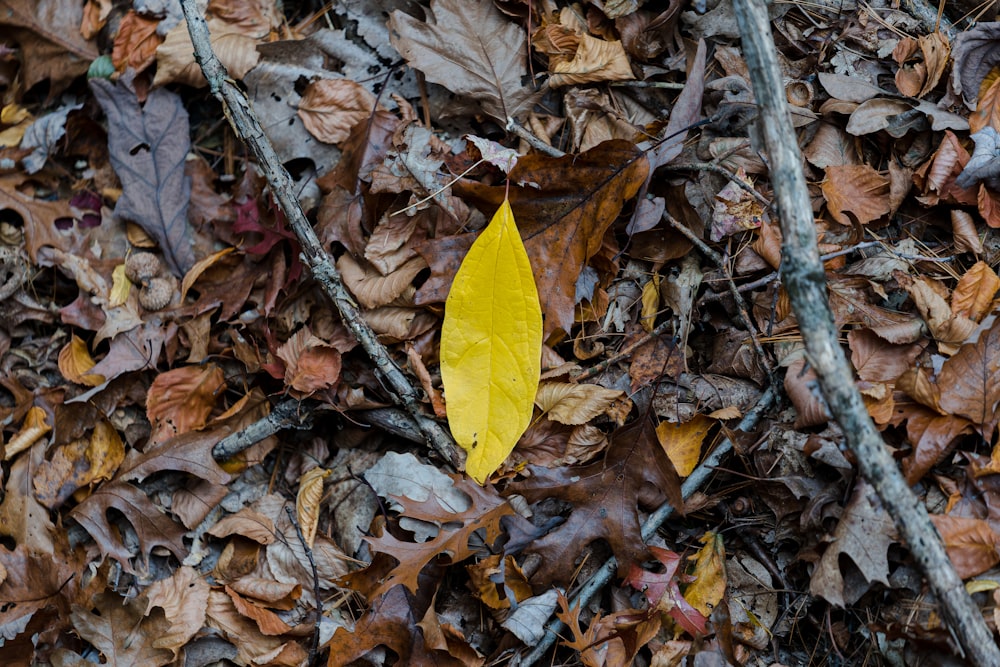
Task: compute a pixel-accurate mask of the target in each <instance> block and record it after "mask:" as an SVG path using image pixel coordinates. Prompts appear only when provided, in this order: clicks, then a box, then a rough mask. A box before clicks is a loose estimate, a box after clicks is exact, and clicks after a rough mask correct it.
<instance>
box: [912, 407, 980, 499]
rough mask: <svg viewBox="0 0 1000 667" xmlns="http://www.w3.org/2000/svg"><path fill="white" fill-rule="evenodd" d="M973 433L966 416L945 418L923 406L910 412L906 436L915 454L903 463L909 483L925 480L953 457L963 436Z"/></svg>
mask: <svg viewBox="0 0 1000 667" xmlns="http://www.w3.org/2000/svg"><path fill="white" fill-rule="evenodd" d="M971 432H972V424H971V423H970V422H969V421H968V420H967V419H964V418H962V417H955V416H952V415H941V414H938V413H937V412H934V411H933V410H930V409H927V408H923V407H918V408H915V409H912V410H910V411H908V413H907V419H906V436H907V439H908V440H909V441H910V445H911V446H912V447H913V451H912V452H911V453H910V454H909V455H908V456H907V457H906V458H904V459H903V464H902V465H903V474H904V475H906V482H907V484H911V485H912V484H916V483H917V482H919V481H920V480H921V479H923V477H924V475H926V474H927V473H928V472H930V470H931V468H933V467H934V466H935V465H937V464H938V463H940V462H942V461H944V460H945V459H946V458H947V456H948V455H949V454H951V452H952V450H953V449H954V448H955V446H956V444H957V443H958V438H959V437H960V436H962V435H965V434H966V433H971Z"/></svg>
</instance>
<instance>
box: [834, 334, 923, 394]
mask: <svg viewBox="0 0 1000 667" xmlns="http://www.w3.org/2000/svg"><path fill="white" fill-rule="evenodd" d="M847 344H848V345H849V346H850V348H851V363H852V364H854V370H856V371H857V373H858V377H859V378H861V379H862V380H865V381H868V382H895V381H896V378H898V377H899V376H900V375H902V374H903V372H904V371H906V370H907V369H908V368H910V367H912V366H913V362H914V361H916V359H917V357H918V356H919V355H920V352H921V351H922V350H923V349H924V347H925V344H923V343H913V344H910V345H893V344H892V343H888V342H886V341H885V340H884V339H883V338H881V337H879V336H877V335H876V334H874V333H873V332H871V331H869V330H867V329H852V330H851V331H849V332H847Z"/></svg>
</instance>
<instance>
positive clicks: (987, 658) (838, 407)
mask: <svg viewBox="0 0 1000 667" xmlns="http://www.w3.org/2000/svg"><path fill="white" fill-rule="evenodd" d="M733 5H734V8H735V10H736V19H737V23H738V24H739V27H740V33H741V34H742V42H743V50H744V55H745V57H746V61H747V64H748V65H749V68H750V76H751V81H752V83H753V91H754V95H755V97H756V99H757V102H758V104H759V105H760V128H761V131H762V134H763V137H764V145H765V147H766V149H767V156H768V159H769V160H770V168H771V183H772V185H773V187H774V194H775V201H776V203H777V205H778V211H779V212H780V219H781V232H782V255H783V259H782V276H783V278H784V281H785V287H786V289H787V290H788V295H789V297H790V298H791V302H792V308H793V309H794V311H795V316H796V317H797V318H798V321H799V327H800V329H801V330H802V335H803V338H804V339H805V345H806V351H807V354H808V356H809V361H810V363H811V365H812V367H813V368H814V369H815V371H816V375H817V378H818V379H819V384H820V388H821V389H822V390H823V395H824V396H825V397H826V402H827V405H828V406H829V408H830V411H831V413H832V414H833V416H834V418H835V419H836V420H837V422H838V423H839V424H840V427H841V429H842V430H843V432H844V435H845V439H846V440H847V444H848V446H849V447H850V448H851V450H852V451H853V452H854V454H855V457H856V458H857V461H858V468H859V469H860V471H861V474H862V475H863V476H864V477H865V479H866V480H868V482H869V483H870V484H871V485H872V487H873V488H874V489H875V491H876V493H877V494H878V496H879V498H880V499H881V500H882V503H883V505H884V506H885V508H886V510H887V512H888V513H889V515H890V516H891V517H892V518H893V520H894V521H895V522H896V527H897V528H898V529H899V532H900V535H901V536H902V537H903V540H904V541H905V542H906V546H907V547H908V548H909V549H910V553H911V554H912V555H913V558H914V560H915V561H916V563H917V565H918V566H919V568H920V570H921V572H923V575H924V577H925V578H926V579H927V581H928V583H929V584H930V587H931V590H932V591H933V592H934V595H935V597H936V598H937V600H938V604H939V605H940V610H941V615H942V616H943V617H944V620H945V622H946V623H947V624H948V626H949V627H950V628H951V630H952V632H953V633H954V634H955V636H956V637H957V638H958V642H959V644H960V645H961V647H962V648H963V649H964V651H965V657H966V658H967V659H968V660H969V661H970V662H971V663H972V664H973V665H976V666H977V667H996V665H1000V650H998V648H997V645H996V643H995V642H994V640H993V637H992V635H991V633H990V631H989V629H988V628H987V627H986V623H985V622H984V621H983V614H982V611H981V610H980V609H979V607H978V606H976V603H975V602H974V601H973V600H972V598H971V597H970V596H969V594H968V593H967V592H966V590H965V586H964V585H963V584H962V580H961V579H960V578H959V577H958V575H957V574H956V573H955V568H954V567H953V566H952V563H951V561H950V560H949V559H948V554H947V553H946V552H945V549H944V546H943V545H942V544H941V538H940V536H939V535H938V533H937V530H935V528H934V524H933V523H931V520H930V517H929V516H928V514H927V508H926V507H924V504H923V503H922V502H921V501H920V499H918V498H917V497H916V496H915V495H914V494H913V492H912V491H911V490H910V487H909V486H907V484H906V481H905V480H904V479H903V475H902V474H901V473H900V471H899V468H898V466H897V465H896V461H895V460H894V459H893V458H892V455H891V454H890V453H889V449H888V448H887V447H886V446H885V443H884V442H883V441H882V436H881V435H880V434H879V432H878V430H876V428H875V424H874V423H873V422H872V420H871V417H870V416H869V415H868V411H867V409H866V408H865V404H864V401H863V400H862V398H861V394H860V393H859V392H858V389H857V386H856V385H855V383H854V377H853V374H852V371H851V368H850V366H849V365H848V363H847V359H846V358H845V357H844V350H843V348H841V346H840V342H839V340H838V337H837V331H836V328H835V326H834V320H833V313H832V312H831V311H830V304H829V301H828V300H827V291H826V274H825V272H824V270H823V263H822V262H821V261H820V258H819V250H818V246H817V239H816V226H815V224H814V223H813V214H812V206H811V203H810V200H809V192H808V190H807V189H806V181H805V174H804V173H803V169H802V154H801V152H800V151H799V146H798V143H797V137H796V134H795V129H794V128H793V127H792V123H791V117H790V116H789V113H788V109H787V107H786V104H785V93H784V87H783V86H782V82H781V68H780V67H779V64H778V54H777V49H776V48H775V45H774V38H773V36H772V34H771V26H770V21H769V19H768V15H767V8H766V6H765V4H764V1H763V0H734V2H733Z"/></svg>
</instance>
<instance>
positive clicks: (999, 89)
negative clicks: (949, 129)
mask: <svg viewBox="0 0 1000 667" xmlns="http://www.w3.org/2000/svg"><path fill="white" fill-rule="evenodd" d="M987 127H992V128H993V129H1000V76H996V75H995V74H992V73H991V74H990V75H989V76H987V77H986V79H984V80H983V85H982V87H981V88H980V93H979V102H978V104H976V111H975V113H973V114H972V115H970V116H969V132H971V133H972V134H975V133H977V132H979V131H980V130H982V129H984V128H987Z"/></svg>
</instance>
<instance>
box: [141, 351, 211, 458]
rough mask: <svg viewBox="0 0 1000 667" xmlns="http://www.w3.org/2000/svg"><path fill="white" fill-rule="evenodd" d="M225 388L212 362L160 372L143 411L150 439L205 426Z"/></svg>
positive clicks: (160, 438)
mask: <svg viewBox="0 0 1000 667" xmlns="http://www.w3.org/2000/svg"><path fill="white" fill-rule="evenodd" d="M225 387H226V379H225V377H224V376H223V374H222V369H221V368H219V367H218V366H216V365H215V364H207V365H205V366H184V367H181V368H175V369H173V370H170V371H167V372H166V373H160V374H159V375H158V376H156V379H155V380H153V384H152V386H150V388H149V393H148V394H147V398H146V414H147V415H148V416H149V421H150V422H152V424H153V433H152V435H150V437H149V441H150V442H151V443H153V444H159V443H161V442H163V441H164V440H168V439H170V438H172V437H174V436H175V435H180V434H181V433H187V432H188V431H195V430H198V429H200V428H202V427H203V426H205V423H206V421H207V420H208V416H209V415H210V414H212V409H213V408H214V407H215V403H216V399H218V397H219V393H220V392H221V391H223V390H224V389H225Z"/></svg>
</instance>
